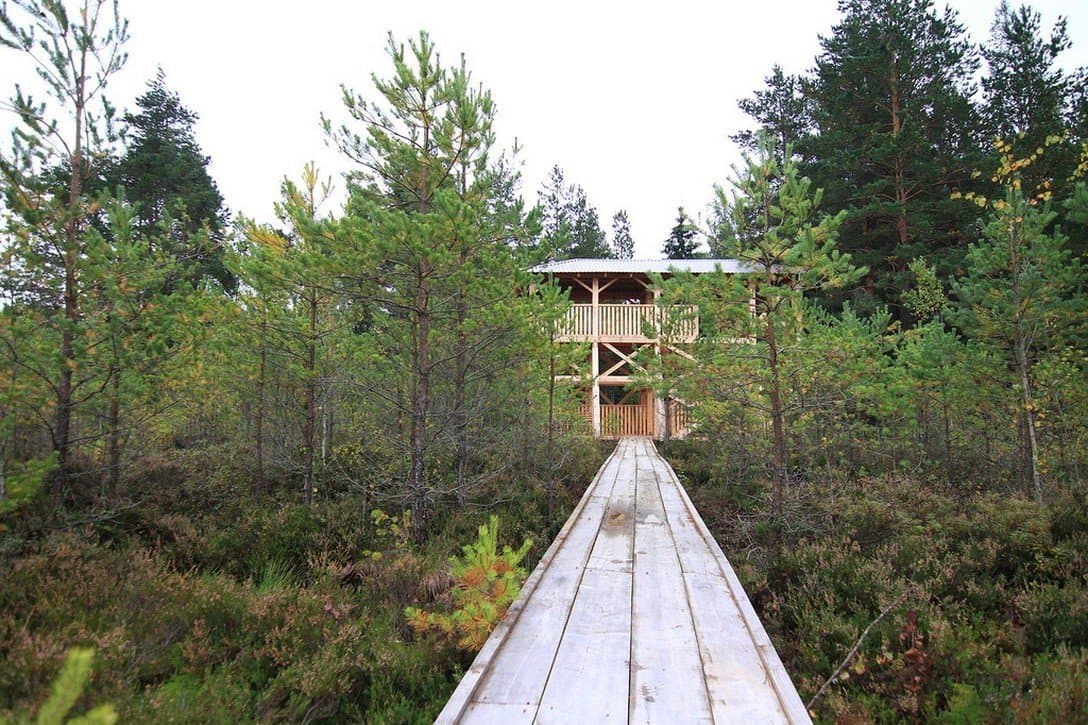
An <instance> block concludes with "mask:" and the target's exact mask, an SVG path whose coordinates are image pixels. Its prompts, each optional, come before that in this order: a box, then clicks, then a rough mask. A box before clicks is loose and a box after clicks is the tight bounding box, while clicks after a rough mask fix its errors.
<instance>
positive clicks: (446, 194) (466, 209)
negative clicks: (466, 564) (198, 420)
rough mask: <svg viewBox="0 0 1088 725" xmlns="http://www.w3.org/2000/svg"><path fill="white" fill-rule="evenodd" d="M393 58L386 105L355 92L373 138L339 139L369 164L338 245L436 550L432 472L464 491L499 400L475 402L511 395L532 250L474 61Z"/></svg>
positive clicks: (421, 521)
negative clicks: (503, 378)
mask: <svg viewBox="0 0 1088 725" xmlns="http://www.w3.org/2000/svg"><path fill="white" fill-rule="evenodd" d="M389 54H390V57H391V59H392V61H393V66H394V73H393V76H392V78H390V79H389V80H382V79H375V87H376V90H377V93H378V100H377V101H375V102H371V101H368V100H366V99H365V98H363V97H362V96H360V95H359V94H358V93H356V92H354V91H351V90H350V89H346V88H345V89H344V96H345V103H346V109H347V112H348V114H349V115H350V116H351V118H352V119H353V121H354V122H355V123H357V124H359V126H361V129H356V128H354V127H353V126H351V125H346V124H345V125H342V126H339V127H337V128H335V129H334V128H333V126H332V124H331V122H329V121H328V120H326V121H325V126H326V129H327V131H328V133H329V134H330V135H331V137H332V140H333V141H334V142H335V143H336V145H337V146H338V147H339V148H340V150H341V152H342V153H344V154H345V155H347V156H348V157H349V158H351V159H352V160H354V161H356V162H358V164H359V170H358V171H356V172H354V173H353V174H352V175H351V179H352V181H353V182H354V183H353V186H352V188H351V196H350V199H349V202H348V206H347V209H346V215H345V217H344V219H342V220H341V221H340V222H339V228H338V230H337V232H336V233H337V234H338V236H339V238H341V239H342V240H343V241H344V243H345V244H347V245H350V246H351V247H352V248H353V249H354V250H355V251H354V255H355V257H354V259H353V262H352V265H351V268H350V269H346V270H345V272H344V280H345V283H346V284H350V285H353V286H354V291H353V292H352V294H353V295H354V297H355V301H356V303H357V304H359V305H362V306H365V307H366V308H367V309H368V310H369V311H370V314H371V318H372V319H371V320H370V321H369V324H368V327H369V332H370V335H371V336H372V338H373V340H374V346H375V350H376V352H375V354H374V355H373V364H372V366H370V367H371V368H372V369H369V370H364V371H362V374H361V376H360V378H361V379H360V380H359V384H360V385H362V386H365V387H366V388H367V389H368V391H369V392H370V393H371V394H372V396H373V397H374V398H375V399H376V400H380V401H383V402H384V403H385V404H386V405H387V409H389V410H391V411H392V413H393V414H392V415H391V416H390V419H391V420H404V421H405V428H406V431H405V434H406V436H405V437H406V438H407V440H406V442H405V443H406V444H405V445H404V448H405V449H406V452H407V457H408V471H407V474H406V476H405V486H404V488H405V499H406V501H407V503H408V504H409V506H410V508H411V511H412V517H413V518H412V525H413V532H414V534H415V536H416V537H417V538H422V537H424V536H425V534H426V531H427V523H428V521H429V520H430V517H431V514H432V513H433V510H434V507H435V505H436V503H437V498H438V491H439V490H440V482H441V481H442V480H443V478H444V475H443V474H444V471H438V470H435V469H433V468H431V467H430V466H431V465H432V463H433V460H434V459H435V458H436V456H437V455H438V453H439V452H440V451H441V452H447V453H449V458H450V459H451V460H453V461H454V465H453V469H454V470H453V473H454V479H455V483H454V484H453V485H452V486H450V489H451V490H457V491H458V492H460V491H461V490H462V489H463V488H464V483H465V481H466V480H467V476H468V471H467V462H468V457H469V455H470V453H471V451H470V450H469V445H470V444H471V441H472V440H473V439H474V438H475V436H474V435H473V434H474V433H475V432H476V431H472V430H470V427H469V426H470V424H473V423H477V424H478V423H479V421H480V416H479V415H478V414H475V409H474V410H469V408H468V407H467V406H468V405H469V403H473V402H476V401H482V400H485V399H486V398H484V397H480V398H476V397H474V396H473V395H472V392H473V391H480V390H486V389H490V390H491V391H493V392H494V391H498V390H499V389H500V388H501V386H499V385H497V384H496V376H497V373H496V368H495V367H494V366H496V365H497V364H498V363H497V361H499V360H502V359H503V350H505V348H504V347H503V345H504V344H505V342H506V341H507V340H508V339H509V337H510V335H511V331H512V330H515V329H519V328H520V327H521V325H519V324H516V323H514V322H512V321H511V318H510V316H511V315H512V316H515V317H516V315H517V314H518V309H519V308H518V305H517V304H510V297H511V290H512V286H513V287H516V286H517V285H518V284H519V280H522V281H524V282H525V283H526V284H527V282H528V280H527V279H526V280H523V276H524V274H525V273H524V272H523V271H520V270H518V269H517V267H516V265H515V259H514V256H513V254H512V253H511V250H510V247H509V246H508V241H509V240H510V239H518V238H520V237H521V236H523V234H522V232H521V231H520V224H521V219H520V218H518V217H519V216H520V208H519V206H518V205H516V204H514V205H511V204H508V203H506V202H505V201H503V200H505V199H508V193H507V192H506V189H507V180H508V179H509V175H508V173H505V172H502V171H501V165H500V164H498V163H497V162H496V160H495V159H494V158H493V156H492V155H491V151H492V146H493V143H494V134H493V133H492V131H491V128H492V122H493V118H494V109H495V106H494V103H493V101H492V100H491V96H490V93H488V92H486V91H484V90H483V89H479V88H474V87H473V86H472V85H471V82H470V76H469V73H468V71H467V69H466V68H465V64H464V61H463V60H462V62H461V64H460V65H459V66H453V67H450V68H446V67H443V66H442V65H441V63H440V61H439V58H438V54H437V52H436V50H435V47H434V44H433V43H432V41H431V40H430V38H429V37H428V36H427V34H426V33H420V35H419V36H418V38H416V39H414V40H412V41H411V42H410V43H409V44H408V48H407V49H405V47H404V46H403V45H400V44H397V43H396V42H394V40H393V39H392V38H390V41H389ZM496 201H498V203H495V202H496ZM506 362H507V363H509V357H507V358H506ZM447 381H448V382H447ZM495 417H496V418H497V417H498V416H495ZM481 425H482V424H481ZM481 437H483V436H481ZM451 439H452V441H453V443H452V445H450V446H449V447H448V448H446V447H444V445H445V444H446V442H447V441H450V440H451Z"/></svg>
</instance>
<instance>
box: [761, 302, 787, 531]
mask: <svg viewBox="0 0 1088 725" xmlns="http://www.w3.org/2000/svg"><path fill="white" fill-rule="evenodd" d="M771 320H772V316H771V314H769V313H768V315H767V326H766V332H765V338H764V339H765V340H766V341H767V364H768V366H769V367H770V372H771V390H770V396H771V427H772V430H773V434H774V495H773V498H772V500H771V516H772V517H773V518H774V519H775V520H776V521H777V520H778V519H780V518H781V516H782V507H783V499H784V498H785V491H786V485H787V484H788V471H787V470H786V425H785V420H784V411H783V405H782V381H781V373H780V371H779V365H778V340H777V339H776V336H775V332H774V323H773V322H772V321H771Z"/></svg>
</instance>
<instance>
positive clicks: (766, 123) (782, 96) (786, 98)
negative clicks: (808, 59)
mask: <svg viewBox="0 0 1088 725" xmlns="http://www.w3.org/2000/svg"><path fill="white" fill-rule="evenodd" d="M763 82H764V88H763V89H762V90H757V91H755V93H753V95H752V97H751V98H744V99H742V100H740V101H738V102H737V106H739V107H740V110H742V111H744V112H745V113H746V114H748V116H749V117H751V118H752V119H753V120H754V121H756V122H757V123H758V124H759V125H758V127H757V128H756V129H754V130H752V129H748V130H744V131H740V132H739V133H736V134H734V135H732V136H730V139H732V141H733V143H735V144H737V146H739V147H740V148H741V149H743V150H744V151H747V152H749V153H755V152H757V151H758V149H759V138H760V135H761V134H769V135H770V136H771V137H772V138H773V139H774V140H775V148H776V149H777V150H778V152H779V153H781V152H783V151H785V149H786V148H793V149H794V150H795V151H799V150H800V147H801V146H802V145H803V144H802V142H803V140H804V139H805V138H806V137H807V136H808V135H809V134H810V133H811V132H812V127H813V120H812V109H811V101H810V100H809V97H808V95H807V93H806V89H805V79H804V78H802V77H801V76H794V75H786V74H785V73H784V72H783V71H782V66H780V65H777V64H776V65H775V66H774V67H773V68H772V69H771V74H770V75H769V76H767V77H766V78H764V79H763Z"/></svg>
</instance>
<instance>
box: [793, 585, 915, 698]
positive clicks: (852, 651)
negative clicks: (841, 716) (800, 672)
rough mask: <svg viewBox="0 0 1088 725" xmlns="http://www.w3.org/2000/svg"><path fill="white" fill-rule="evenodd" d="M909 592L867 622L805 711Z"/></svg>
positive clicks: (901, 595)
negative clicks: (872, 631)
mask: <svg viewBox="0 0 1088 725" xmlns="http://www.w3.org/2000/svg"><path fill="white" fill-rule="evenodd" d="M911 591H913V589H911V588H908V589H907V590H906V591H904V592H903V593H902V594H900V595H899V596H898V597H896V598H895V601H893V602H892V603H891V604H889V605H888V606H887V607H885V608H884V611H883V612H881V613H880V614H879V615H877V618H876V619H874V620H873V621H871V622H869V626H868V627H866V628H865V631H863V632H862V633H861V636H860V637H858V641H857V642H855V643H854V646H853V647H852V648H851V649H850V652H848V653H847V655H846V657H845V658H844V659H843V661H842V662H841V663H840V664H839V666H838V667H836V668H835V671H834V672H832V673H831V677H828V678H827V681H826V682H824V684H822V685H820V689H819V690H817V691H816V694H815V695H813V696H812V699H811V700H809V701H808V705H806V706H805V708H806V709H808V710H811V709H812V706H813V705H815V704H816V701H817V700H819V699H820V696H821V695H823V694H824V690H826V689H827V688H828V686H829V685H830V684H831V683H832V682H834V681H835V680H836V679H837V678H838V676H839V675H840V674H841V673H842V671H843V670H845V669H846V667H847V665H849V664H850V660H852V659H854V655H856V654H857V653H858V650H859V649H861V643H862V642H864V641H865V638H866V637H868V636H869V631H870V630H872V628H873V627H875V626H876V625H877V624H878V623H879V622H880V620H882V619H884V617H886V616H887V615H888V613H889V612H891V611H892V610H893V609H895V608H896V607H898V606H899V605H900V604H902V603H903V600H905V599H906V598H907V595H909V594H910V593H911Z"/></svg>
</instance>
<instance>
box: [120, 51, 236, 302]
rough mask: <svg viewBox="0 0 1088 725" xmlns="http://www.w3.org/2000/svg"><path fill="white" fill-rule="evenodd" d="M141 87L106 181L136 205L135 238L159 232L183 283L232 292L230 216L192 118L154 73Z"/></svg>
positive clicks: (160, 72)
mask: <svg viewBox="0 0 1088 725" xmlns="http://www.w3.org/2000/svg"><path fill="white" fill-rule="evenodd" d="M147 85H148V88H147V92H146V93H144V94H143V95H142V96H140V97H139V98H137V99H136V105H137V107H138V108H139V109H140V110H139V111H138V112H137V113H128V114H125V116H124V119H123V120H124V122H125V124H126V126H127V129H128V137H127V139H126V140H127V147H126V149H125V153H124V155H123V156H122V157H121V158H120V159H119V160H118V162H117V164H116V166H115V167H114V168H113V169H111V170H110V172H109V173H107V176H106V182H107V184H108V186H109V188H110V189H113V188H114V187H116V186H122V187H124V194H125V197H126V198H127V199H128V200H129V201H132V202H135V203H136V204H137V208H136V213H137V220H136V223H137V231H138V232H139V233H141V234H144V235H159V234H160V233H161V234H163V235H164V237H165V239H164V243H165V244H166V245H167V246H168V249H167V250H166V251H167V252H169V253H170V254H171V255H173V256H174V257H175V258H176V259H177V260H178V263H179V267H180V268H181V269H182V270H183V275H184V277H185V278H186V280H187V281H189V282H197V281H199V280H201V279H213V280H215V281H216V282H218V283H219V285H220V286H221V287H222V288H223V289H225V290H227V291H228V292H233V291H234V290H235V288H236V287H237V280H236V279H235V278H234V276H233V275H232V274H231V273H230V272H229V271H228V270H227V268H226V266H225V265H224V249H223V241H224V237H225V235H226V228H227V225H228V223H229V214H228V212H227V209H226V207H225V205H224V202H223V197H222V195H221V194H220V193H219V189H218V187H217V186H216V184H215V181H214V180H213V179H212V178H211V176H210V175H209V174H208V157H207V156H205V155H204V154H203V153H202V152H201V150H200V146H199V144H198V143H197V141H196V137H195V134H194V125H195V123H196V121H197V115H196V114H195V113H193V112H192V111H190V110H189V109H188V108H186V107H185V106H184V105H182V103H181V99H180V98H179V97H178V95H177V93H175V92H173V91H172V90H170V88H169V87H168V86H167V85H166V77H165V74H164V73H163V71H162V69H161V68H160V69H159V71H158V73H157V74H156V75H155V77H154V78H153V79H152V80H151V81H149V82H148V84H147Z"/></svg>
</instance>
